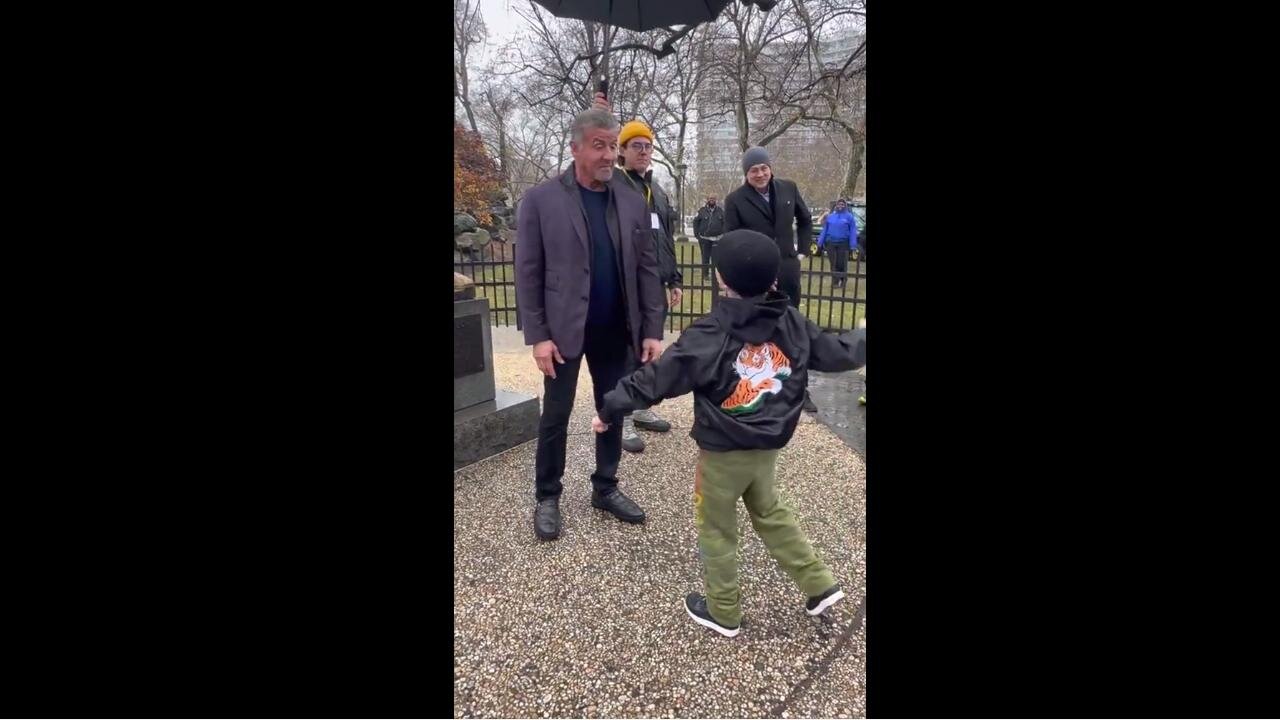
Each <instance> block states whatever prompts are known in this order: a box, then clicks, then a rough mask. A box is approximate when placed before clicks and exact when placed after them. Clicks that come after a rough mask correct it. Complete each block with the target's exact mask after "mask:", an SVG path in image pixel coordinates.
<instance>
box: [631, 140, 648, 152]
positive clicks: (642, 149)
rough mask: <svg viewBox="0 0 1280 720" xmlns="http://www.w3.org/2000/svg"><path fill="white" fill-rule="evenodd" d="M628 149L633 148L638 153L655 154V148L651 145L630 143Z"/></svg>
mask: <svg viewBox="0 0 1280 720" xmlns="http://www.w3.org/2000/svg"><path fill="white" fill-rule="evenodd" d="M627 147H629V148H631V149H632V150H635V151H636V152H638V153H647V152H653V146H652V145H650V144H649V143H638V142H633V143H629V144H628V145H627Z"/></svg>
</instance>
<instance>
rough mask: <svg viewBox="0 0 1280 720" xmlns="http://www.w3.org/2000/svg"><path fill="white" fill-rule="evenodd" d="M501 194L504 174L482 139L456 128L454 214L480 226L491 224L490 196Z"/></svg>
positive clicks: (459, 125) (454, 129) (454, 144)
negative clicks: (473, 220) (462, 214)
mask: <svg viewBox="0 0 1280 720" xmlns="http://www.w3.org/2000/svg"><path fill="white" fill-rule="evenodd" d="M501 190H502V174H501V173H500V172H499V171H498V165H497V163H495V162H494V161H493V159H492V158H490V157H489V153H488V152H487V151H486V150H485V147H484V141H483V140H481V139H480V136H479V135H477V134H476V133H474V132H471V131H470V130H467V129H466V128H464V127H462V125H461V124H459V123H457V122H455V123H454V124H453V211H454V212H455V213H460V212H465V213H467V214H469V215H471V217H474V218H475V219H476V222H478V223H480V224H481V225H487V224H488V223H489V222H491V221H492V217H491V216H490V215H489V205H490V199H489V198H490V196H491V195H492V194H494V193H497V192H500V191H501Z"/></svg>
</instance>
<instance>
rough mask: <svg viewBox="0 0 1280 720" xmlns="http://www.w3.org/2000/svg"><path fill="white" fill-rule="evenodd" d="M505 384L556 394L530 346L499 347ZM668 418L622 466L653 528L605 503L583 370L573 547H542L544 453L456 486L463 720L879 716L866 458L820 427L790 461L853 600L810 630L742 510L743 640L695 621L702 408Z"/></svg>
mask: <svg viewBox="0 0 1280 720" xmlns="http://www.w3.org/2000/svg"><path fill="white" fill-rule="evenodd" d="M506 331H508V329H507V328H494V333H495V338H497V336H499V335H500V334H502V333H505V332H506ZM499 345H500V342H499V340H498V339H495V348H498V347H499ZM494 375H495V378H496V380H497V385H498V387H499V388H502V389H507V390H513V391H516V392H523V393H529V394H535V395H539V396H540V395H541V393H542V380H541V375H540V374H539V373H538V371H537V369H536V368H535V367H534V365H533V361H532V360H531V359H530V357H529V354H528V351H527V350H520V351H514V352H495V355H494ZM655 411H656V412H657V413H658V414H659V415H661V416H662V417H663V418H665V419H667V420H668V421H670V422H671V423H672V425H673V426H674V428H673V430H672V431H671V432H669V433H662V434H659V433H651V432H644V431H642V436H643V437H644V438H645V441H646V443H647V445H648V447H647V448H646V449H645V451H644V452H643V453H640V454H637V455H630V454H627V453H624V454H623V460H622V465H621V467H620V469H619V474H618V476H619V482H620V486H621V487H622V488H623V489H624V490H625V491H626V492H627V494H628V495H630V496H631V497H632V498H633V499H634V500H635V501H636V502H637V503H639V504H640V506H641V507H643V508H644V509H645V511H646V513H647V515H648V518H647V521H646V523H645V524H644V525H627V524H625V523H621V522H619V521H618V520H616V519H614V518H613V517H612V516H610V515H607V514H605V513H603V512H601V511H599V510H596V509H594V508H592V507H591V505H590V481H589V477H590V474H591V470H592V469H594V462H595V461H594V457H595V452H594V443H593V441H592V437H591V434H590V423H591V418H592V416H593V415H594V409H593V408H592V407H591V378H590V374H589V373H588V372H587V371H586V369H585V368H583V370H582V372H581V373H580V377H579V379H578V391H577V403H576V405H575V410H574V414H573V417H572V418H571V420H570V423H569V432H570V433H575V432H577V433H582V434H581V435H570V437H569V441H568V456H567V458H566V471H565V477H564V486H565V490H564V495H563V496H562V497H561V501H560V507H561V512H562V513H563V518H564V524H563V532H562V535H561V538H560V539H559V540H557V541H555V542H549V543H544V542H540V541H538V540H537V538H536V537H534V534H533V528H532V511H533V504H534V503H533V468H534V451H535V443H534V442H529V443H525V444H524V445H521V446H519V447H517V448H513V449H512V450H509V451H507V452H505V453H502V454H500V455H498V456H495V457H493V458H489V459H487V460H484V461H482V462H480V463H477V464H475V465H471V466H469V467H466V468H463V469H462V470H460V471H458V472H456V473H454V552H455V560H454V628H455V631H454V665H455V668H454V716H455V717H582V716H586V717H655V716H656V717H669V718H676V717H682V718H683V717H726V718H728V717H753V718H755V717H779V716H781V717H837V716H846V717H857V718H860V717H865V714H866V696H865V695H866V694H865V686H866V682H865V672H866V671H865V663H864V658H865V638H866V627H865V618H864V619H863V622H862V623H860V624H859V627H858V628H856V629H854V630H853V632H852V635H850V636H849V637H847V638H846V637H844V636H845V635H846V630H849V629H850V624H851V623H852V622H853V621H854V619H855V617H856V616H857V614H858V608H859V605H860V603H861V601H862V597H863V595H864V594H865V588H866V523H865V487H866V473H865V470H864V465H863V462H862V459H861V458H860V457H859V456H858V455H857V454H856V453H854V452H853V451H852V450H850V449H849V447H848V446H847V445H845V444H844V443H842V442H841V441H840V440H839V439H838V438H837V437H836V436H835V435H833V434H832V433H831V431H830V430H828V429H827V428H826V427H825V426H823V425H822V424H821V423H819V422H817V421H816V420H814V419H813V418H812V417H811V416H809V415H808V414H806V416H805V417H804V419H803V420H802V421H801V424H800V426H799V427H798V428H797V429H796V434H795V436H794V437H793V438H792V440H791V442H790V444H788V446H787V447H786V448H785V449H784V450H783V451H782V453H781V454H780V456H779V461H778V484H779V489H780V492H781V493H782V495H783V498H784V499H786V500H787V502H788V503H789V504H790V505H791V506H792V508H793V509H795V510H796V514H797V516H798V517H799V519H800V523H801V526H802V527H803V528H804V529H805V532H806V533H807V534H808V535H809V539H810V541H811V542H812V543H813V545H814V547H815V548H816V549H817V551H818V553H819V555H820V556H821V557H822V558H823V559H824V560H825V561H826V562H827V564H828V565H830V566H831V568H832V572H834V573H835V576H836V579H837V581H838V582H839V583H840V584H841V587H842V588H844V590H845V593H846V595H847V596H848V597H847V599H846V600H844V601H843V602H841V603H838V604H837V605H836V606H834V607H833V608H832V609H831V610H830V611H828V613H827V615H825V616H824V617H823V618H811V617H809V616H808V615H807V614H806V613H805V612H804V607H803V606H804V596H803V595H802V594H801V593H800V591H799V590H798V589H797V588H796V587H795V586H794V584H793V583H792V582H791V580H790V579H789V578H788V577H787V576H786V574H785V573H783V572H782V571H781V570H780V569H779V568H778V567H777V565H776V564H775V563H774V562H773V560H772V558H770V557H769V555H768V552H767V551H766V550H765V548H764V545H763V544H762V543H761V542H760V540H759V538H757V537H756V535H755V533H754V531H753V530H752V529H751V526H750V523H749V521H748V520H747V517H746V512H745V511H744V510H740V513H739V530H740V532H741V533H742V536H743V543H742V548H741V559H740V566H739V583H740V584H741V588H742V609H743V615H744V623H743V631H742V633H741V634H740V635H738V637H736V638H733V639H728V638H723V637H721V636H719V635H718V634H716V633H713V632H711V631H709V630H706V629H705V628H702V627H699V626H698V625H696V624H694V623H692V622H690V620H689V618H688V616H687V615H686V614H685V612H684V609H683V602H684V596H685V594H686V593H689V592H701V591H702V580H701V567H700V565H699V562H698V557H697V542H696V541H697V534H696V531H695V529H694V526H693V508H692V485H693V466H694V462H695V460H696V457H697V446H696V445H695V444H694V443H693V440H692V439H690V438H689V437H688V428H689V427H691V426H692V422H693V404H692V399H691V398H690V397H688V396H686V397H682V398H678V399H676V400H671V401H667V402H664V403H662V404H661V405H659V406H658V407H657V408H655ZM842 640H843V644H841V643H842ZM802 683H806V684H805V686H804V687H803V688H800V687H799V686H800V685H801V684H802Z"/></svg>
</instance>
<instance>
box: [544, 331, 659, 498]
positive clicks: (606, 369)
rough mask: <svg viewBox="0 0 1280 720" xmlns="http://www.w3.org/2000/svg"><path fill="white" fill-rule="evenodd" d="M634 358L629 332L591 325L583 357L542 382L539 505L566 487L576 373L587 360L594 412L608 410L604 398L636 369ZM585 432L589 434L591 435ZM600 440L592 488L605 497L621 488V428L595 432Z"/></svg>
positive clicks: (557, 366) (574, 359) (572, 361)
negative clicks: (567, 454)
mask: <svg viewBox="0 0 1280 720" xmlns="http://www.w3.org/2000/svg"><path fill="white" fill-rule="evenodd" d="M634 355H635V353H634V352H632V350H631V341H630V340H629V339H628V338H627V335H626V330H624V329H622V328H616V327H604V328H599V327H593V326H590V325H588V326H587V330H586V336H585V337H584V338H583V343H582V354H581V355H579V356H578V357H576V358H573V359H569V358H565V362H564V364H563V365H556V366H555V369H556V377H555V379H554V380H553V379H551V378H550V377H543V379H542V419H541V420H540V421H539V422H538V455H537V461H536V464H535V470H534V473H535V475H534V492H535V496H536V497H537V499H538V500H542V499H544V498H548V497H554V496H557V495H559V494H560V491H561V490H562V489H563V486H562V485H561V483H560V478H561V477H563V476H564V459H565V446H566V442H567V439H568V435H567V433H568V429H569V415H570V414H571V413H572V412H573V399H574V397H576V396H577V392H578V368H579V366H580V365H581V364H582V358H584V357H585V358H586V359H587V370H588V371H590V373H591V384H592V390H593V391H594V394H595V407H596V412H599V411H600V408H601V407H603V406H604V394H605V393H607V392H609V391H610V390H612V389H613V388H614V387H615V386H617V384H618V381H619V380H621V379H622V378H623V376H624V375H626V374H627V372H628V371H629V370H630V369H631V368H632V367H633V366H634ZM587 432H591V431H590V430H588V431H587ZM592 434H593V435H595V437H596V471H595V473H593V474H592V475H591V485H592V486H593V487H594V488H595V489H596V490H599V491H600V492H601V493H603V494H606V495H607V494H609V493H611V492H613V491H614V490H615V489H617V487H618V478H617V473H618V461H619V460H621V459H622V423H614V424H613V425H611V426H610V427H609V430H608V431H607V432H603V433H599V434H596V433H592Z"/></svg>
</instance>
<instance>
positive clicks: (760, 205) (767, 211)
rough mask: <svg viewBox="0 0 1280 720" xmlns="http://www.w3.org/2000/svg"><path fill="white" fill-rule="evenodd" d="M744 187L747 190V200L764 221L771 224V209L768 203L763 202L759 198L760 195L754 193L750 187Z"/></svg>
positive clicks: (754, 190) (762, 199)
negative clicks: (762, 216)
mask: <svg viewBox="0 0 1280 720" xmlns="http://www.w3.org/2000/svg"><path fill="white" fill-rule="evenodd" d="M745 187H746V188H747V199H748V200H750V201H751V204H752V205H755V206H756V209H757V210H759V211H760V213H761V214H762V215H764V219H765V220H767V221H769V223H770V224H773V209H772V208H770V207H769V203H767V202H765V201H764V198H762V197H760V193H758V192H756V189H755V188H753V187H751V185H746V186H745Z"/></svg>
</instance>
